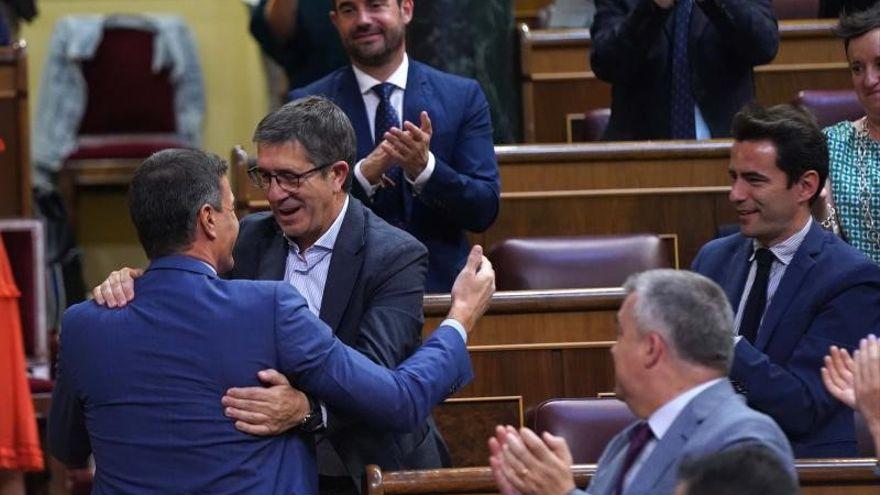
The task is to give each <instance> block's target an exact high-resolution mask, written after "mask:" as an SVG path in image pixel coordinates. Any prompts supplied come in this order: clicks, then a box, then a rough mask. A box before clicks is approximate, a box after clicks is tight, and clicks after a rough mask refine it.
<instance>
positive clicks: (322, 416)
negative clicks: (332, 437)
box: [320, 402, 328, 428]
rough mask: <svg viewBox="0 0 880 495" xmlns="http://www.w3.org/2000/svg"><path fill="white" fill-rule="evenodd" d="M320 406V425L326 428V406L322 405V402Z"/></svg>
mask: <svg viewBox="0 0 880 495" xmlns="http://www.w3.org/2000/svg"><path fill="white" fill-rule="evenodd" d="M320 406H321V425H322V426H323V427H324V428H327V419H328V418H327V406H325V405H324V403H323V402H321V403H320Z"/></svg>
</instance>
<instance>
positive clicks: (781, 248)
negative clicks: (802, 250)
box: [749, 217, 813, 265]
mask: <svg viewBox="0 0 880 495" xmlns="http://www.w3.org/2000/svg"><path fill="white" fill-rule="evenodd" d="M811 225H813V217H808V218H807V223H806V225H804V226H803V228H802V229H801V230H799V231H797V232H795V233H794V235H792V236H791V237H789V238H788V239H786V240H784V241H782V242H780V243H779V244H776V245H774V246H773V247H771V248H769V249H770V252H771V253H773V256H776V261H779V262H780V263H782V264H783V265H788V264H789V263H791V259H792V258H794V254H795V253H796V252H797V250H798V248H799V247H801V243H803V242H804V239H805V238H806V237H807V232H809V231H810V226H811ZM762 247H764V246H761V244H760V243H759V242H758V240H757V239H753V240H752V255H751V256H749V263H751V262H752V261H753V260H754V259H755V251H757V250H758V249H760V248H762Z"/></svg>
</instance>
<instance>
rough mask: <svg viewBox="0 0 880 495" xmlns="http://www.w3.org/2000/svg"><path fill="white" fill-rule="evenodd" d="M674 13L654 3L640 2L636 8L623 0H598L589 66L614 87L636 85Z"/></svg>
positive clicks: (641, 0) (651, 0)
mask: <svg viewBox="0 0 880 495" xmlns="http://www.w3.org/2000/svg"><path fill="white" fill-rule="evenodd" d="M671 12H672V9H671V8H662V7H660V6H659V5H658V4H657V3H656V2H655V0H638V2H637V3H636V6H635V8H634V9H630V6H629V2H626V1H624V0H597V1H596V16H595V18H594V20H593V25H592V27H591V28H590V37H591V38H592V41H593V48H592V51H591V52H590V65H591V67H592V68H593V71H594V72H595V73H596V77H598V78H599V79H601V80H603V81H607V82H610V83H612V84H631V83H634V82H635V81H634V79H635V78H636V77H637V76H638V73H639V71H640V70H642V68H643V66H644V63H645V59H646V57H647V54H648V52H649V51H650V48H651V46H653V45H654V44H655V43H657V42H659V40H660V37H661V35H662V32H663V25H664V24H665V23H666V19H667V17H668V16H669V14H670V13H671Z"/></svg>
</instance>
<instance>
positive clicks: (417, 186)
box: [403, 151, 437, 194]
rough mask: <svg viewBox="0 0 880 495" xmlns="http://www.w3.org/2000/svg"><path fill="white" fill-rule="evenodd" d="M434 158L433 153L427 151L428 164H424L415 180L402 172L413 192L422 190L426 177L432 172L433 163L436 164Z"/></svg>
mask: <svg viewBox="0 0 880 495" xmlns="http://www.w3.org/2000/svg"><path fill="white" fill-rule="evenodd" d="M436 161H437V160H436V159H435V158H434V153H431V152H430V151H429V152H428V164H427V165H425V169H424V170H422V172H421V173H420V174H419V176H418V177H416V178H415V180H409V175H407V174H403V176H404V177H405V178H406V181H407V182H409V185H411V186H412V188H413V194H419V193H421V192H422V188H423V187H425V184H427V183H428V179H430V178H431V174H433V173H434V165H435V164H436Z"/></svg>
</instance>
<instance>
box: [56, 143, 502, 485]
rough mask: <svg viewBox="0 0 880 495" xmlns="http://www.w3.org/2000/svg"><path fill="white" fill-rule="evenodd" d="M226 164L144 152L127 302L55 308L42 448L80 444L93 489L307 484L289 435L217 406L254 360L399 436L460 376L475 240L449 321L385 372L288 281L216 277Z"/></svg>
mask: <svg viewBox="0 0 880 495" xmlns="http://www.w3.org/2000/svg"><path fill="white" fill-rule="evenodd" d="M343 165H344V163H343V162H337V163H334V164H331V165H329V166H328V167H327V168H328V171H327V176H328V177H329V178H330V180H332V181H334V182H337V183H339V184H341V183H342V181H344V180H345V175H346V174H345V173H344V172H347V167H346V166H343ZM225 174H226V164H225V163H224V162H223V161H222V160H220V159H218V158H216V157H215V156H212V155H207V154H205V153H202V152H200V151H195V150H167V151H163V152H160V153H157V154H156V155H153V156H152V157H150V158H149V159H148V160H147V161H145V162H144V164H143V165H142V166H141V167H140V168H139V169H138V171H137V172H136V173H135V176H134V179H133V181H132V185H131V191H130V205H131V206H130V210H131V216H132V220H133V221H134V223H135V227H136V228H137V231H138V236H139V238H140V240H141V244H142V245H143V246H144V249H145V251H146V253H147V256H148V257H149V258H150V260H151V263H150V266H149V267H148V269H147V271H146V273H145V274H144V275H143V276H142V277H140V278H139V279H138V280H137V282H136V284H135V287H136V290H137V292H138V297H137V298H136V299H135V300H134V301H133V302H131V304H129V305H127V306H126V307H124V308H121V309H107V308H102V307H99V306H97V305H96V304H94V303H92V302H87V303H82V304H79V305H77V306H74V307H73V308H71V309H70V310H68V312H67V313H66V314H65V318H64V327H63V328H64V330H63V337H62V344H61V346H62V350H61V355H60V365H59V378H58V383H57V385H56V389H55V392H54V397H53V404H52V411H51V414H50V419H49V442H50V448H51V450H52V453H53V454H54V455H55V456H56V457H58V458H59V459H61V460H62V461H63V462H65V463H67V464H82V463H83V462H85V461H86V460H87V458H88V455H89V454H90V453H91V452H94V456H95V462H96V465H97V470H96V484H95V493H133V492H150V493H193V492H199V493H303V494H312V493H317V476H316V471H315V461H314V456H313V450H312V449H311V448H310V445H309V443H308V442H306V441H304V439H303V438H302V436H301V433H299V432H290V433H287V434H285V435H280V436H273V437H266V438H264V437H256V436H251V435H248V434H245V433H242V432H240V431H238V430H236V429H235V427H234V426H233V425H232V423H231V422H230V421H229V420H228V418H226V417H225V416H224V409H223V407H222V406H221V405H220V398H221V397H222V396H223V394H224V393H225V391H226V390H227V389H228V388H229V387H232V386H237V385H257V383H256V382H257V372H258V371H260V370H263V369H266V368H275V369H278V370H279V371H280V372H281V373H283V374H284V375H286V376H287V377H288V378H289V379H290V380H291V381H292V382H293V383H294V384H295V385H296V386H297V387H299V388H301V389H302V390H304V391H306V392H308V393H310V394H313V395H314V396H316V397H319V398H321V399H323V400H325V401H326V402H327V403H328V404H329V405H331V406H333V407H335V408H337V409H338V410H340V411H342V412H344V413H348V414H358V415H361V416H362V417H363V418H364V419H365V420H366V421H369V422H371V423H372V424H375V425H377V426H379V427H383V428H389V429H393V430H400V431H408V430H411V429H412V428H414V427H415V426H416V425H419V424H421V423H422V422H424V420H425V417H426V416H427V415H428V414H429V412H430V409H431V407H432V406H433V404H435V403H437V402H439V401H440V400H442V399H443V398H444V397H445V396H446V395H447V394H449V393H451V392H454V391H455V390H456V389H457V388H458V387H459V386H461V385H462V384H463V383H465V382H467V381H468V380H469V379H470V377H471V370H470V366H469V360H468V357H467V351H466V349H465V338H466V330H468V329H470V328H472V326H473V324H474V323H475V321H476V319H477V318H478V317H479V316H480V315H481V314H482V311H483V310H484V309H485V305H486V304H487V302H488V298H489V297H490V296H491V292H492V286H493V273H492V269H491V265H489V264H488V263H487V262H486V261H485V260H484V259H482V256H481V251H480V249H479V248H478V247H477V248H474V251H473V252H472V254H471V257H470V258H469V260H468V265H467V267H466V269H465V270H464V271H463V272H462V275H461V276H460V277H459V279H457V282H456V285H455V286H454V287H453V298H454V299H455V301H454V302H453V308H452V309H451V310H450V314H449V316H450V318H449V319H447V320H446V321H445V322H444V324H442V325H441V327H440V329H439V330H438V331H437V332H435V334H434V335H433V336H432V337H431V338H430V339H429V340H428V341H427V342H426V343H425V345H424V346H423V347H422V348H420V349H419V350H418V351H416V352H415V353H414V354H413V356H412V357H411V358H410V359H408V360H407V361H405V362H404V363H403V364H402V365H401V366H400V367H398V368H397V369H396V370H394V371H391V370H388V369H386V368H383V367H380V366H378V365H376V364H374V363H372V362H371V361H370V360H369V359H367V358H366V357H364V356H363V355H361V354H360V353H358V352H356V351H354V350H353V349H350V348H348V347H346V346H345V345H343V344H342V343H341V342H340V341H338V340H337V339H335V338H334V337H333V335H332V333H331V331H330V329H329V328H328V327H327V326H326V325H325V324H323V323H322V322H320V320H318V319H317V317H315V316H314V315H313V314H312V312H311V311H309V309H308V304H307V303H306V301H305V300H304V299H303V298H302V297H301V296H300V295H299V293H297V292H296V291H295V290H294V289H293V288H291V287H290V284H287V283H283V282H261V281H226V280H221V279H219V278H218V277H217V272H218V271H219V272H226V271H228V270H229V269H231V268H232V266H233V263H234V261H233V256H232V248H233V244H234V243H235V239H236V236H237V234H238V220H237V218H236V217H235V214H234V208H233V204H234V201H233V197H232V192H231V190H230V188H229V182H228V180H227V179H226V177H225ZM481 263H482V266H481ZM307 421H308V418H306V422H307Z"/></svg>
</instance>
